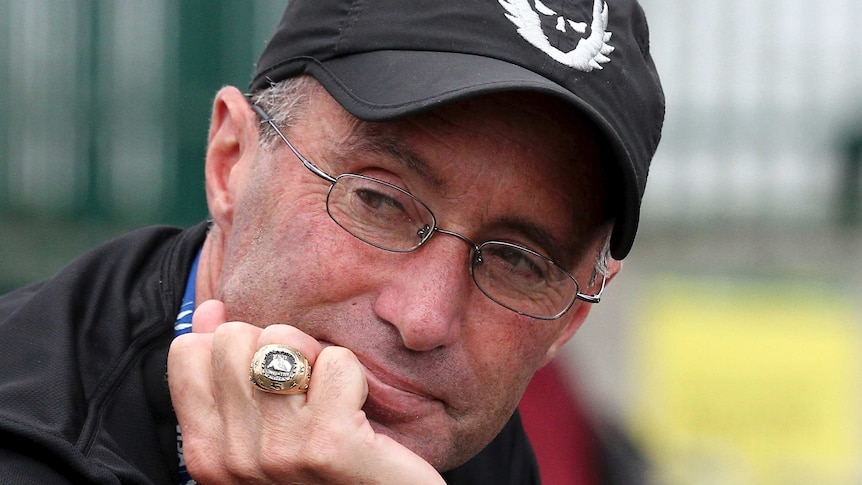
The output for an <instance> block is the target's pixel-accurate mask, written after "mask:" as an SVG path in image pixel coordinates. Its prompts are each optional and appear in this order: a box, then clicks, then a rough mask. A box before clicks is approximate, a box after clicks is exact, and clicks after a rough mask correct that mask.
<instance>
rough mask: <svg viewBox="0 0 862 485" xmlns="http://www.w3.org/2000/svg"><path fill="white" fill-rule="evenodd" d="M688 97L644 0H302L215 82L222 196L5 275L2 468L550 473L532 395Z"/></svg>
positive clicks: (615, 260) (366, 479)
mask: <svg viewBox="0 0 862 485" xmlns="http://www.w3.org/2000/svg"><path fill="white" fill-rule="evenodd" d="M663 106H664V105H663V96H662V92H661V87H660V85H659V81H658V77H657V75H656V73H655V69H654V66H653V63H652V60H651V58H650V55H649V50H648V34H647V30H646V22H645V20H644V18H643V14H642V11H641V10H640V7H639V6H637V4H635V3H633V1H632V0H609V1H608V2H607V3H605V2H602V1H600V0H595V1H594V0H576V1H568V2H565V3H564V4H563V5H561V6H559V7H555V6H553V5H550V4H548V5H545V4H543V3H540V2H538V1H536V2H535V3H533V2H532V1H530V2H527V1H526V0H499V1H488V2H431V3H427V2H405V1H403V0H398V1H396V0H385V1H376V2H355V1H348V0H315V1H311V0H294V1H292V2H291V3H290V5H289V6H288V9H287V11H286V13H285V16H284V18H283V19H282V21H281V23H280V24H279V26H278V29H277V31H276V33H275V35H274V36H273V38H272V40H271V41H270V42H269V44H268V45H267V47H266V49H265V50H264V52H263V54H262V56H261V58H260V60H259V63H258V65H257V69H256V72H255V75H254V78H253V80H252V83H251V85H250V89H249V94H245V93H243V92H240V91H239V90H238V89H236V88H233V87H226V88H223V89H222V90H221V91H219V93H218V94H217V95H216V98H215V102H214V107H213V114H212V120H211V126H210V132H209V143H208V149H207V155H206V195H207V201H208V207H209V210H210V215H211V220H210V221H208V222H207V223H205V224H201V225H200V226H198V227H196V228H192V229H190V230H187V231H179V230H177V229H171V228H148V229H143V230H141V231H138V232H135V233H133V234H130V235H128V236H125V237H122V238H120V239H118V240H115V241H112V242H109V243H107V244H105V245H104V246H102V247H100V248H97V249H95V250H94V251H92V252H90V253H88V254H87V255H84V256H83V257H81V258H80V259H79V260H77V261H75V262H73V263H72V264H71V265H70V266H69V267H68V268H66V269H64V270H63V271H61V272H60V273H58V275H57V276H55V277H54V278H52V279H50V280H48V281H45V282H42V283H39V284H37V285H34V286H32V287H29V288H25V289H22V290H19V291H17V292H14V293H12V294H9V295H6V296H5V297H3V299H2V300H0V318H2V321H0V336H2V339H0V341H2V343H0V345H2V352H0V355H2V357H0V359H2V364H3V367H4V371H3V374H2V382H0V435H2V437H3V438H5V439H4V440H3V441H2V443H4V445H2V446H3V447H4V448H3V449H2V450H0V478H3V479H4V480H12V481H15V483H27V482H33V483H35V482H37V481H38V482H40V483H188V482H189V481H191V480H197V481H198V482H200V483H416V484H423V483H537V482H538V473H537V470H536V466H535V459H534V457H533V456H532V452H531V451H530V447H529V444H528V443H527V440H526V437H525V436H524V433H523V430H522V428H521V426H520V422H519V418H518V416H517V413H515V408H516V405H517V403H518V400H519V398H520V397H521V394H522V393H523V390H524V388H525V387H526V385H527V383H528V382H529V380H530V377H531V376H532V375H533V373H534V372H535V371H536V369H538V368H540V367H541V366H542V365H543V364H545V363H547V362H548V361H549V360H550V359H551V358H553V356H554V355H555V354H556V352H557V350H558V349H559V348H560V346H562V345H563V344H564V343H565V342H566V341H568V340H569V339H570V338H571V336H572V335H573V334H574V332H575V331H576V330H577V328H578V327H579V326H580V325H581V323H583V321H584V319H585V318H586V317H587V314H588V313H589V309H590V306H591V304H593V303H597V302H598V301H599V299H600V297H601V293H602V291H603V290H604V288H605V285H606V284H607V283H608V282H609V281H610V280H611V279H612V278H613V276H614V275H615V274H616V273H617V271H618V270H619V267H620V263H619V260H621V259H622V258H623V257H625V256H626V254H627V253H628V252H629V250H630V248H631V245H632V243H633V240H634V235H635V232H636V228H637V220H638V212H639V208H640V201H641V198H642V196H643V190H644V186H645V183H646V174H647V170H648V166H649V161H650V159H651V157H652V155H653V154H654V152H655V149H656V146H657V144H658V140H659V136H660V130H661V123H662V118H663V110H664V107H663ZM191 315H193V317H192V316H191ZM190 319H191V320H190ZM175 320H176V325H173V323H174V321H175ZM189 323H191V325H189ZM189 327H191V328H189ZM189 330H191V331H189ZM165 376H167V378H166V379H165ZM178 451H179V453H178ZM444 481H445V482H444Z"/></svg>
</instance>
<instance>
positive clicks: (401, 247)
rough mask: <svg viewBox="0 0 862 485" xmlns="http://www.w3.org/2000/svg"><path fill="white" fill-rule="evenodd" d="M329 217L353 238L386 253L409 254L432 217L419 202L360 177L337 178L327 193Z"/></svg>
mask: <svg viewBox="0 0 862 485" xmlns="http://www.w3.org/2000/svg"><path fill="white" fill-rule="evenodd" d="M326 210H327V211H328V212H329V215H330V217H332V219H333V220H334V221H335V222H336V223H338V225H340V226H341V227H343V228H344V229H345V230H346V231H347V232H349V233H350V234H352V235H354V236H356V237H357V238H359V239H361V240H363V241H365V242H367V243H368V244H371V245H372V246H377V247H379V248H381V249H386V250H389V251H412V250H414V249H416V248H417V247H419V246H420V245H421V244H422V243H424V242H425V241H426V240H427V239H428V238H429V237H430V236H431V231H430V228H432V227H434V225H435V222H434V215H433V214H431V210H430V209H428V207H426V206H425V204H423V203H422V202H421V201H420V200H419V199H417V198H416V197H413V196H412V195H411V194H409V193H408V192H406V191H404V190H402V189H400V188H398V187H396V186H394V185H391V184H388V183H386V182H383V181H380V180H377V179H373V178H370V177H365V176H362V175H354V174H345V175H341V176H340V177H338V179H337V180H336V181H335V183H334V184H333V185H332V188H331V189H330V191H329V197H328V198H327V200H326Z"/></svg>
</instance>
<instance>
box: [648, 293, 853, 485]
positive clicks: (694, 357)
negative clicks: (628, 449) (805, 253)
mask: <svg viewBox="0 0 862 485" xmlns="http://www.w3.org/2000/svg"><path fill="white" fill-rule="evenodd" d="M649 288H650V291H649V294H648V295H646V296H647V298H646V300H645V301H644V302H643V305H642V306H641V308H642V310H643V312H642V313H641V314H640V315H641V316H642V317H643V321H641V322H640V323H641V325H640V326H639V327H638V328H639V333H638V334H637V335H636V337H635V338H636V339H635V341H634V354H633V359H634V360H633V365H634V367H633V369H634V371H633V376H634V378H635V381H634V382H636V383H637V384H636V388H635V394H634V395H635V396H636V397H635V402H634V403H633V404H634V405H633V406H632V410H633V411H632V421H633V423H632V427H633V429H635V432H636V433H637V437H638V439H639V440H640V442H641V443H642V445H643V446H644V448H645V450H646V452H647V454H648V455H649V456H650V458H651V459H652V460H653V463H654V465H655V467H656V471H657V474H658V479H657V480H656V482H657V483H661V484H669V485H691V484H714V485H725V484H733V485H736V484H757V485H773V484H774V485H778V484H781V485H785V484H821V485H822V484H842V485H843V484H851V483H853V484H856V483H860V482H859V479H860V465H859V463H860V456H862V454H860V451H862V449H860V448H862V447H860V422H862V420H860V414H862V413H860V405H859V404H860V399H859V398H860V395H859V389H860V386H859V382H860V372H859V364H860V355H862V354H860V352H859V350H860V334H859V332H858V329H857V325H858V321H857V320H856V313H855V310H856V309H855V308H854V306H855V303H854V300H853V299H852V298H851V297H850V296H849V295H846V294H844V295H842V294H841V293H840V292H841V288H839V287H837V285H835V286H829V287H826V286H819V287H818V286H817V285H812V284H811V283H810V282H807V283H800V282H786V281H782V280H775V281H772V280H744V281H731V280H720V279H718V280H717V279H699V278H684V277H663V278H659V279H658V280H656V281H654V282H652V283H651V284H650V286H649Z"/></svg>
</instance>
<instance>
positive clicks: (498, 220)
mask: <svg viewBox="0 0 862 485" xmlns="http://www.w3.org/2000/svg"><path fill="white" fill-rule="evenodd" d="M315 93H316V94H315V95H314V96H312V97H311V99H310V101H309V104H308V105H307V106H306V107H305V108H304V109H303V112H302V114H301V118H300V120H299V121H298V122H297V123H295V125H294V126H292V127H291V128H290V129H289V130H287V131H286V135H287V136H288V138H290V139H291V141H292V142H293V144H294V145H295V146H296V148H297V149H298V150H299V151H300V152H301V153H302V154H303V155H304V156H305V157H306V158H308V159H310V160H311V161H312V162H314V163H315V164H317V165H318V166H319V167H320V168H321V169H323V170H324V171H326V172H328V173H330V174H332V175H334V176H337V175H339V174H343V173H356V174H363V175H368V176H372V177H376V178H378V179H381V180H384V181H386V182H389V183H392V184H394V185H397V186H399V187H401V188H403V189H406V190H407V191H409V192H411V193H412V194H413V195H415V196H416V197H418V198H419V199H421V200H422V201H423V202H424V203H425V204H427V205H428V206H429V207H430V208H431V210H432V211H434V213H435V215H436V216H437V220H438V221H437V222H438V225H439V227H441V228H443V229H448V230H450V231H455V232H458V233H460V234H462V235H464V236H466V237H468V238H470V239H471V240H472V241H474V242H476V243H481V242H483V241H486V240H491V239H494V240H504V241H511V242H515V243H519V244H521V245H524V246H527V247H529V248H532V249H534V250H536V251H539V252H541V253H543V254H545V255H548V256H550V257H551V258H552V259H555V260H558V261H561V262H563V263H564V266H565V267H566V268H567V269H568V270H569V271H570V272H571V273H572V274H573V275H574V276H575V277H576V278H577V279H578V281H579V282H582V283H581V284H582V288H581V290H582V291H589V288H584V285H585V284H586V283H587V282H588V281H589V279H590V277H591V275H592V268H593V265H594V260H595V254H596V249H597V244H599V240H600V239H601V236H599V235H598V234H597V233H596V232H597V231H595V226H596V225H597V223H598V220H599V219H598V214H599V213H600V205H601V202H600V198H601V196H602V194H601V192H598V191H597V190H596V189H595V187H597V186H599V187H600V186H601V183H597V181H598V180H599V175H598V172H599V171H598V169H597V168H596V161H595V160H596V147H595V144H594V142H593V141H592V140H591V139H589V138H588V136H587V135H586V131H585V130H584V129H583V127H582V126H580V125H578V124H573V122H572V121H571V120H563V116H564V115H563V113H560V112H557V111H555V110H554V109H552V106H551V104H549V103H548V100H547V99H545V98H543V97H541V96H527V95H500V96H494V97H486V98H480V99H478V100H475V101H471V102H467V103H461V104H456V105H453V106H450V107H447V108H443V109H440V110H437V111H434V112H431V113H428V114H424V115H421V116H417V117H413V118H409V119H406V120H402V121H398V122H389V123H375V124H371V123H365V122H361V121H359V120H356V119H355V118H352V117H351V116H349V115H348V114H347V113H346V112H345V111H344V110H343V109H342V108H341V107H340V106H339V105H338V104H337V103H336V102H335V101H334V100H333V99H332V98H330V97H329V95H328V94H326V93H325V91H323V90H320V89H318V90H317V91H315ZM564 121H565V122H564ZM256 158H257V160H256V161H255V162H254V163H253V166H252V167H251V168H250V169H249V173H250V175H249V176H248V182H247V183H244V184H242V186H241V187H239V188H237V190H236V192H237V193H236V207H235V210H234V212H233V216H232V223H231V224H230V227H224V228H220V229H221V231H220V234H221V237H223V238H224V240H223V247H224V253H223V255H222V256H223V258H222V272H221V277H220V279H219V282H218V289H217V292H216V295H215V296H216V297H217V298H220V299H222V300H223V301H224V302H225V304H226V306H227V310H228V317H229V319H231V320H242V321H247V322H251V323H254V324H257V325H261V326H266V325H269V324H273V323H285V324H290V325H294V326H296V327H298V328H299V329H301V330H303V331H305V332H306V333H308V334H309V335H311V336H313V337H314V338H316V339H318V340H319V341H321V342H322V343H323V344H325V345H337V346H343V347H346V348H349V349H350V350H352V351H353V352H354V353H355V354H356V355H357V357H358V358H359V360H360V361H361V362H362V364H363V365H364V366H365V367H366V370H367V372H366V375H367V378H368V386H369V396H368V399H367V401H366V403H365V407H364V410H365V412H366V414H367V416H368V418H369V420H370V421H371V423H372V425H373V427H374V428H375V430H376V431H377V432H379V433H384V434H387V435H389V436H391V437H393V438H394V439H396V440H398V441H399V442H401V443H402V444H404V445H406V446H407V447H408V448H410V449H412V450H413V451H414V452H416V453H418V454H419V455H420V456H422V457H424V458H425V459H426V460H428V461H429V462H430V463H431V464H433V465H434V466H436V467H437V468H438V469H441V470H445V469H449V468H452V467H454V466H457V465H458V464H460V463H462V462H463V461H465V460H467V459H468V458H469V457H471V456H472V455H474V454H475V453H476V452H478V451H479V450H480V449H481V448H482V447H484V445H485V444H487V442H488V441H490V439H491V438H492V437H493V436H494V435H496V433H497V432H498V431H499V429H500V428H501V427H502V426H503V424H504V423H505V422H506V421H507V419H508V418H509V416H510V415H511V413H512V412H513V410H514V408H515V407H516V405H517V403H518V400H519V399H520V396H521V395H522V393H523V391H524V388H525V387H526V385H527V382H528V381H529V379H530V377H531V376H532V375H533V373H534V371H535V370H536V369H537V368H538V367H540V366H541V365H542V364H543V363H544V362H545V361H546V359H547V358H548V357H550V355H551V354H552V353H553V350H551V351H549V349H554V350H555V349H556V347H557V345H559V344H561V343H562V342H563V341H565V340H566V339H567V338H568V337H569V336H570V335H571V331H573V327H575V326H577V325H578V324H579V323H580V321H581V320H582V319H583V317H585V316H586V313H587V310H586V308H585V307H584V306H583V305H584V304H582V303H580V302H577V303H576V304H575V306H574V307H573V308H572V309H571V310H570V311H569V312H568V313H567V314H566V315H564V316H563V317H562V318H560V319H558V320H553V321H542V320H536V319H533V318H529V317H524V316H520V315H518V314H516V313H514V312H512V311H510V310H508V309H506V308H503V307H502V306H499V305H498V304H496V303H494V302H493V301H491V300H490V299H488V297H486V296H485V295H484V294H483V293H482V292H481V291H480V290H479V289H478V288H477V287H476V285H475V284H474V283H473V281H472V278H471V276H470V269H469V267H470V248H469V246H468V245H466V244H465V243H464V242H463V241H461V240H460V239H458V238H455V237H451V236H448V235H444V234H436V235H434V236H433V237H432V238H431V240H430V241H428V243H427V244H426V245H424V246H423V247H421V248H420V249H419V250H417V251H415V252H411V253H392V252H386V251H383V250H380V249H378V248H375V247H372V246H370V245H368V244H366V243H364V242H362V241H360V240H358V239H356V238H355V237H353V236H351V235H350V234H348V233H347V232H346V231H344V230H343V229H342V228H341V227H339V226H338V225H337V224H336V223H335V222H334V221H333V220H332V219H330V217H329V216H328V215H327V212H326V196H327V191H328V189H329V187H330V184H329V183H328V182H326V181H324V180H322V179H320V178H319V177H317V176H315V175H314V174H312V173H311V172H310V171H309V170H308V169H306V168H305V167H304V166H303V165H302V164H301V163H300V161H299V160H298V159H297V158H296V157H295V156H294V155H293V154H292V153H291V152H290V151H289V150H288V149H287V148H286V147H283V146H279V148H278V149H277V150H275V151H274V152H272V153H268V152H261V153H259V154H258V156H257V157H256ZM590 229H592V232H590ZM312 385H313V384H312Z"/></svg>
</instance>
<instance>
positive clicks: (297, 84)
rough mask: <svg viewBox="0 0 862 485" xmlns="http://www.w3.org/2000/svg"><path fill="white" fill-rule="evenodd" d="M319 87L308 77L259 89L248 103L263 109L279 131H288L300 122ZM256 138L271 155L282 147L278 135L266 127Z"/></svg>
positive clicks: (262, 124)
mask: <svg viewBox="0 0 862 485" xmlns="http://www.w3.org/2000/svg"><path fill="white" fill-rule="evenodd" d="M319 87H320V84H318V82H317V80H315V79H314V78H313V77H311V76H296V77H292V78H288V79H285V80H284V81H281V82H278V83H274V84H272V85H271V86H270V87H269V88H267V89H261V90H260V91H258V92H256V93H254V94H253V95H252V96H251V101H252V102H253V103H255V104H257V105H259V106H260V107H261V108H263V109H264V111H266V112H267V114H269V116H270V117H271V118H272V120H273V121H274V122H275V124H276V125H277V126H278V127H280V128H284V127H289V126H292V125H293V124H294V123H295V122H296V121H297V120H298V119H300V118H301V114H300V113H302V112H303V108H304V107H305V106H306V105H307V104H308V100H309V98H310V97H311V94H312V92H313V91H314V90H315V89H318V88H319ZM258 135H259V139H260V147H261V148H262V149H263V150H264V151H267V152H272V151H273V150H275V149H276V148H278V147H279V146H280V145H281V140H280V139H279V138H278V135H277V134H275V132H274V131H273V130H272V129H270V128H269V126H267V124H266V123H261V125H260V127H259V128H258Z"/></svg>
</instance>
